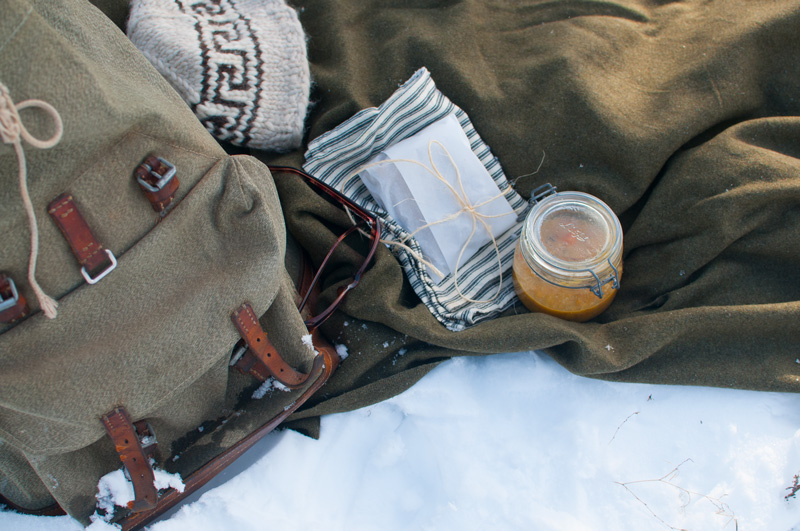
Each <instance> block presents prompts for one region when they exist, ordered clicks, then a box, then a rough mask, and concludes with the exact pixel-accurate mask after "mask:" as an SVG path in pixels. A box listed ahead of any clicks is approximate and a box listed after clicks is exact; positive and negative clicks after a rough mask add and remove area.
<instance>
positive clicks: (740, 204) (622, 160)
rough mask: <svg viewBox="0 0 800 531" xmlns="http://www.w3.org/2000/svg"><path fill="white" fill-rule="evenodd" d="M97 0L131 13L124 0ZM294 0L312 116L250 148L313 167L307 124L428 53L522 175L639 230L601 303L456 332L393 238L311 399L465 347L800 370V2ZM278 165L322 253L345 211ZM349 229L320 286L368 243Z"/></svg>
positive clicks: (394, 77) (627, 370) (296, 222)
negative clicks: (410, 275)
mask: <svg viewBox="0 0 800 531" xmlns="http://www.w3.org/2000/svg"><path fill="white" fill-rule="evenodd" d="M99 3H100V5H101V7H102V8H103V9H104V10H105V11H106V12H107V13H109V16H111V17H112V19H114V20H115V21H116V22H117V24H119V25H120V26H121V27H124V23H125V9H124V7H121V6H120V3H119V2H110V3H108V2H107V3H106V4H107V5H103V2H99ZM289 4H290V5H291V6H292V7H294V8H295V9H297V12H298V15H299V19H300V22H301V24H302V26H303V29H304V30H305V32H306V34H307V46H308V60H309V63H310V70H311V77H312V80H313V81H312V91H311V102H312V103H311V107H310V111H309V114H308V116H307V118H306V132H305V138H304V141H303V146H301V147H300V149H298V150H296V151H294V152H291V153H288V154H282V155H276V154H274V153H270V152H260V151H257V150H253V151H252V154H254V155H256V156H257V157H259V158H261V159H262V160H264V161H265V162H268V163H282V164H290V165H294V166H297V167H300V166H302V165H303V163H304V162H305V159H304V154H305V151H306V149H307V146H308V144H309V142H311V141H313V140H314V139H315V138H317V137H319V136H321V135H323V134H325V133H326V132H328V131H331V130H332V129H334V128H335V127H336V126H338V125H340V124H341V123H343V122H345V121H346V120H348V119H349V118H351V117H352V116H353V115H355V114H356V113H358V112H359V111H362V110H363V109H368V108H371V107H378V106H380V104H381V103H383V102H384V101H385V100H386V99H388V98H389V97H391V95H392V94H393V93H394V92H395V91H396V90H397V88H398V86H400V85H401V84H403V83H404V82H405V81H407V80H408V79H409V78H410V77H411V76H412V75H413V74H414V72H416V71H417V70H418V69H420V68H426V69H427V70H428V71H429V72H430V74H431V76H432V78H433V79H434V80H435V82H436V86H437V88H438V89H439V90H440V91H441V92H442V93H443V94H444V95H445V96H446V97H447V98H449V99H450V100H451V101H452V102H453V103H454V104H455V105H457V106H458V107H460V108H461V109H463V110H464V111H465V112H466V114H468V115H469V118H470V119H471V121H472V124H473V125H474V127H475V129H476V130H477V132H478V134H480V136H481V138H482V139H483V141H484V142H486V144H488V146H489V147H490V148H491V150H492V152H493V154H494V155H495V156H496V157H497V159H498V160H499V162H500V164H501V165H502V166H503V170H504V172H505V174H506V176H507V177H508V179H509V181H511V182H512V183H514V186H515V188H516V190H517V191H518V192H519V193H520V194H521V195H522V196H524V197H528V196H529V194H530V191H531V190H533V189H535V188H536V187H537V186H539V185H541V184H544V183H548V182H549V183H553V184H554V185H556V186H557V187H558V189H559V190H578V191H583V192H587V193H590V194H593V195H596V196H597V197H600V198H602V199H603V200H604V201H605V202H606V203H608V204H609V205H610V206H611V208H612V209H613V210H614V211H615V212H616V213H617V215H618V216H619V217H620V219H621V221H622V225H623V230H624V238H625V249H624V260H623V264H624V270H625V272H624V275H623V279H622V285H621V289H620V291H619V293H618V295H617V297H616V299H615V301H614V303H613V304H612V305H611V307H610V308H609V309H608V310H607V311H606V312H605V313H604V314H602V315H601V316H600V317H598V318H596V319H595V320H593V321H591V322H588V323H572V322H567V321H564V320H560V319H558V318H555V317H551V316H548V315H543V314H536V313H530V312H528V311H527V310H526V309H525V308H524V306H522V304H521V303H517V304H516V305H514V306H513V307H512V308H511V309H509V310H507V311H506V312H505V313H504V314H503V315H501V316H499V317H497V318H495V319H492V320H489V321H485V322H482V323H478V324H477V325H475V326H473V327H470V328H468V329H466V330H463V331H459V332H452V331H450V330H448V329H447V328H446V327H444V326H443V325H442V324H441V323H440V322H439V321H437V320H436V318H434V317H433V315H432V314H431V312H430V311H429V310H428V308H427V307H426V306H425V305H424V304H422V303H421V301H420V299H419V297H418V296H417V295H416V294H415V293H414V291H413V290H412V289H411V286H410V284H409V282H408V280H407V278H406V277H405V275H404V274H403V270H402V268H401V266H400V264H399V263H398V261H397V260H396V259H395V257H394V256H393V255H392V253H391V252H390V251H389V249H386V248H380V249H379V252H378V253H377V255H376V260H375V263H374V265H373V267H372V268H371V269H370V270H369V272H368V273H367V274H366V275H365V276H364V277H363V279H362V283H361V285H360V286H359V287H358V288H357V289H356V290H354V291H353V292H352V293H350V294H349V295H348V298H347V299H346V302H345V304H344V306H343V307H342V311H340V312H338V313H337V314H336V315H335V316H334V318H332V319H331V320H330V321H329V323H327V325H326V327H325V329H324V331H325V332H326V333H327V334H328V336H329V337H330V338H331V339H332V340H333V341H335V342H337V343H341V344H344V345H346V346H347V348H348V352H349V357H348V358H347V360H346V362H345V363H343V364H342V366H341V367H340V369H339V370H338V371H337V373H336V374H335V375H334V376H333V378H332V380H331V382H330V383H329V384H328V385H327V386H326V388H325V389H324V392H323V393H322V395H320V397H318V398H316V399H314V400H312V403H314V402H316V405H315V406H314V407H311V408H307V409H306V410H305V411H304V412H301V413H299V414H296V415H295V419H302V418H313V417H314V416H316V415H319V414H326V413H332V412H337V411H344V410H349V409H352V408H356V407H360V406H363V405H366V404H368V403H372V402H375V401H378V400H381V399H385V398H387V397H389V396H391V395H393V394H396V393H398V392H400V391H402V390H403V389H406V388H407V387H409V386H410V385H412V384H413V383H414V382H415V381H417V380H418V379H419V378H420V377H421V376H423V375H424V374H425V373H426V372H427V371H428V370H430V369H431V368H432V367H434V366H435V365H436V364H437V363H439V362H440V361H442V360H445V359H447V358H450V357H452V356H462V355H484V354H491V353H500V352H510V351H520V350H530V349H542V350H544V351H545V352H547V353H548V354H549V355H551V356H552V357H553V358H555V359H556V360H557V361H558V362H559V363H561V364H562V365H564V366H565V367H566V368H567V369H569V370H570V371H572V372H574V373H576V374H580V375H584V376H588V377H594V378H602V379H608V380H614V381H628V382H651V383H665V384H685V385H706V386H717V387H735V388H744V389H753V390H769V391H798V390H800V364H799V363H798V361H797V360H798V356H800V158H799V157H800V147H798V146H800V97H798V95H800V57H798V54H797V53H796V49H797V35H798V32H799V31H800V2H796V1H791V2H777V3H753V2H747V1H745V0H736V1H732V2H731V1H724V2H723V1H712V2H705V1H703V2H701V1H688V2H663V1H652V0H651V1H648V0H630V1H624V2H596V1H589V0H585V1H572V0H565V1H558V2H550V1H525V2H512V1H503V0H497V1H491V2H483V1H475V0H461V1H439V0H408V1H401V2H382V1H369V2H364V1H361V0H347V1H341V0H336V1H334V0H323V1H314V2H304V1H301V0H293V1H290V2H289ZM276 185H277V187H278V190H279V194H280V197H281V203H282V207H283V211H284V216H285V219H286V223H287V226H288V228H289V230H290V231H291V233H292V234H293V235H294V236H295V237H296V238H297V239H298V241H299V242H300V243H301V244H302V246H303V247H305V248H306V249H308V250H310V252H311V254H312V257H313V258H314V259H316V260H320V259H321V258H322V257H323V256H324V253H325V252H327V249H328V248H329V247H330V245H331V244H332V242H333V240H334V239H335V238H336V236H337V235H338V234H339V233H340V232H341V231H342V230H343V229H344V228H346V227H347V226H348V224H349V223H350V221H349V219H348V218H347V217H346V216H344V215H343V214H342V213H341V211H339V210H338V209H336V208H334V207H333V206H331V205H329V204H328V203H326V202H325V201H323V200H322V199H320V198H319V197H318V196H317V195H316V194H315V193H314V192H312V191H311V190H309V188H308V187H307V186H305V185H303V184H302V183H299V182H295V181H293V180H288V179H287V180H282V179H276ZM348 251H349V252H342V253H338V254H337V255H336V256H337V261H336V266H337V267H335V268H333V269H332V270H330V272H329V273H326V278H325V279H324V285H325V286H326V287H327V289H325V290H324V291H323V294H322V301H323V303H324V302H325V301H329V300H331V299H332V298H333V297H335V293H336V289H337V288H338V286H339V285H341V283H342V282H344V281H345V279H347V278H348V277H349V275H350V274H352V272H353V271H354V269H356V268H357V267H358V265H359V264H360V261H361V260H362V257H363V254H362V253H363V252H364V251H365V248H364V249H359V248H354V249H348ZM326 271H328V270H326ZM303 424H305V425H306V427H307V428H308V429H309V430H312V429H313V425H312V424H310V423H308V422H304V423H303ZM298 426H299V424H298Z"/></svg>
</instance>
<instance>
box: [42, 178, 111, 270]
mask: <svg viewBox="0 0 800 531" xmlns="http://www.w3.org/2000/svg"><path fill="white" fill-rule="evenodd" d="M47 212H48V213H49V214H50V217H51V218H53V221H55V222H56V225H58V228H59V229H61V232H62V233H63V234H64V237H65V238H66V239H67V243H69V246H70V248H71V249H72V254H74V255H75V258H77V259H78V262H79V263H80V264H81V273H82V274H83V277H84V278H85V279H86V282H88V283H89V284H96V283H97V282H99V281H100V280H101V279H102V278H103V277H105V276H106V275H108V274H109V273H110V272H111V271H113V270H114V268H115V267H117V259H116V257H115V256H114V253H112V252H111V251H109V250H108V249H106V248H104V247H103V245H102V244H101V243H99V242H98V241H97V238H95V236H94V233H93V232H92V229H91V228H90V227H89V224H88V223H86V220H85V219H84V217H83V216H82V215H81V212H80V210H78V207H77V205H76V204H75V201H74V200H73V199H72V196H71V195H70V194H68V193H65V194H61V195H60V196H58V197H56V198H55V199H54V200H53V201H51V202H50V204H49V205H48V207H47Z"/></svg>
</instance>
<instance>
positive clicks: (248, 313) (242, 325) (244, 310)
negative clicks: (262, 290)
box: [231, 302, 309, 389]
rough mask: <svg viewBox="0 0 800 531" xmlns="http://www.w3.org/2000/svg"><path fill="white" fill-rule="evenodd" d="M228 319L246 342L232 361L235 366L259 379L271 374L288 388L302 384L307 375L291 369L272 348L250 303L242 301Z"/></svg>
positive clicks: (273, 346)
mask: <svg viewBox="0 0 800 531" xmlns="http://www.w3.org/2000/svg"><path fill="white" fill-rule="evenodd" d="M231 320H232V321H233V324H234V325H235V326H236V329H237V330H239V334H241V336H242V339H244V342H245V344H246V345H247V351H246V352H245V353H244V355H243V356H242V357H241V358H240V359H239V361H238V362H237V363H236V366H237V368H239V369H240V370H242V371H243V372H249V373H250V374H253V375H254V376H256V377H257V378H259V379H261V380H262V381H263V380H266V379H267V378H268V377H270V376H272V377H273V378H275V379H276V380H278V381H279V382H280V383H282V384H283V385H285V386H286V387H289V388H290V389H296V388H298V387H302V386H303V385H304V384H305V383H306V381H308V377H309V375H308V374H303V373H301V372H297V371H296V370H294V369H293V368H292V367H291V366H289V364H288V363H286V362H285V361H284V359H283V358H282V357H281V355H280V354H279V353H278V351H277V349H275V345H273V344H272V341H270V340H269V338H268V337H267V333H266V332H264V330H263V329H262V328H261V324H260V323H259V322H258V317H256V314H255V312H254V311H253V307H252V306H250V303H247V302H246V303H244V304H242V305H241V306H240V307H239V308H238V309H237V310H236V311H235V312H233V314H232V315H231Z"/></svg>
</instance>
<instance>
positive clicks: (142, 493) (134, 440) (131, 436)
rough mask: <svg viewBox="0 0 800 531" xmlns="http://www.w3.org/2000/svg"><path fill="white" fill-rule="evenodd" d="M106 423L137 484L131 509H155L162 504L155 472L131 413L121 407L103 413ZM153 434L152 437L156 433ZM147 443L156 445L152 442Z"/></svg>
mask: <svg viewBox="0 0 800 531" xmlns="http://www.w3.org/2000/svg"><path fill="white" fill-rule="evenodd" d="M103 425H104V426H105V427H106V431H107V432H108V435H109V436H110V437H111V439H112V440H113V441H114V446H115V447H116V449H117V453H118V454H119V458H120V460H121V461H122V464H123V466H124V467H125V469H126V470H127V471H128V476H129V477H130V480H131V483H133V493H134V500H133V501H130V502H128V508H129V509H130V510H131V511H134V512H138V511H144V510H147V509H152V508H153V507H155V506H156V504H157V503H158V490H156V487H155V484H154V482H155V475H154V474H153V467H152V466H151V465H150V459H149V457H148V455H147V452H146V450H145V447H143V445H142V439H140V434H139V433H137V431H136V427H135V426H134V424H133V423H132V422H131V418H130V417H129V416H128V412H127V411H125V408H122V407H118V408H116V409H114V410H113V411H111V412H110V413H106V414H105V415H103ZM149 435H150V436H152V433H150V434H149ZM147 446H149V447H151V448H152V446H151V445H147Z"/></svg>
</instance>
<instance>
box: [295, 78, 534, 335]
mask: <svg viewBox="0 0 800 531" xmlns="http://www.w3.org/2000/svg"><path fill="white" fill-rule="evenodd" d="M305 156H306V163H305V165H304V169H305V170H306V171H308V172H309V173H311V174H312V175H314V176H315V177H316V178H318V179H320V180H322V181H323V182H325V183H327V184H329V185H331V186H333V187H334V188H336V189H338V190H339V191H340V192H342V193H343V194H344V195H346V196H347V197H348V198H350V199H351V200H352V201H354V202H355V203H356V204H358V205H359V206H362V207H364V208H365V209H367V210H371V211H373V212H374V213H375V214H376V215H377V216H378V217H380V218H381V221H382V222H383V234H382V239H383V241H384V242H386V243H387V244H388V245H389V247H390V249H391V250H392V252H393V253H394V254H395V256H396V257H397V259H398V260H399V262H400V264H401V266H402V267H403V270H404V272H405V274H406V276H407V277H408V279H409V282H410V283H411V286H412V287H413V289H414V291H415V292H416V294H417V295H418V296H419V297H420V299H421V300H422V302H423V303H424V304H425V305H426V306H427V307H428V309H429V310H430V311H431V313H432V314H433V315H434V316H435V317H436V318H437V319H438V320H439V321H440V322H441V323H442V324H443V325H444V326H445V327H447V328H448V329H449V330H453V331H460V330H464V329H466V328H468V327H470V326H472V325H474V324H476V323H478V322H480V321H482V320H485V319H488V318H491V317H494V316H496V315H497V314H499V313H500V312H502V311H503V310H505V309H506V308H508V307H509V306H511V305H512V304H513V303H514V301H515V300H516V295H515V292H514V286H513V282H512V280H511V265H512V261H513V257H514V248H515V245H516V242H517V239H518V237H519V231H520V228H521V224H520V223H519V222H517V217H518V215H519V214H520V213H521V212H523V211H524V210H525V208H526V206H527V202H526V201H525V199H524V198H522V197H521V196H520V195H519V194H517V192H516V191H515V190H514V189H513V188H512V187H511V185H510V184H509V183H508V180H507V179H506V176H505V174H504V173H503V169H502V168H501V167H500V163H499V162H498V161H497V159H496V158H495V156H494V155H493V154H492V152H491V150H490V149H489V146H487V145H486V144H485V143H484V142H483V140H482V139H481V138H480V136H479V135H478V133H477V131H476V130H475V128H474V127H473V125H472V122H471V121H470V119H469V117H468V116H467V114H466V113H465V112H464V111H463V110H462V109H460V108H459V107H457V106H456V105H454V104H453V103H452V102H451V101H450V100H449V99H447V97H445V96H444V94H442V93H441V92H440V91H439V90H438V89H437V88H436V85H435V84H434V82H433V80H432V79H431V75H430V73H429V72H428V70H427V69H425V68H422V69H420V70H418V71H417V72H416V73H415V74H414V75H413V76H412V77H411V79H409V80H408V81H407V82H406V83H404V84H403V85H402V86H401V87H400V88H398V89H397V91H395V93H394V94H392V96H391V97H390V98H389V99H387V100H386V101H385V102H384V103H383V104H381V105H380V106H378V107H373V108H368V109H364V110H362V111H360V112H358V113H357V114H355V115H354V116H353V117H351V118H350V119H349V120H347V121H345V122H344V123H342V124H340V125H339V126H338V127H336V128H334V129H333V130H331V131H328V132H327V133H325V134H323V135H321V136H319V137H317V138H316V139H314V140H313V141H312V142H311V143H310V144H309V148H308V151H307V152H306V154H305ZM359 177H360V178H359Z"/></svg>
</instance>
